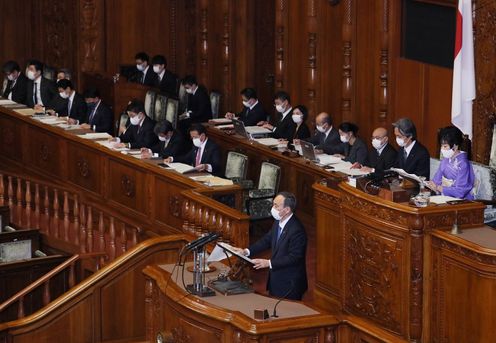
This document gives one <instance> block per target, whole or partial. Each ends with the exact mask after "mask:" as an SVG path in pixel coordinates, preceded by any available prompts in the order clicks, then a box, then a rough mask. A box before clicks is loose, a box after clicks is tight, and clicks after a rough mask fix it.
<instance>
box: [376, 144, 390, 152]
mask: <svg viewBox="0 0 496 343" xmlns="http://www.w3.org/2000/svg"><path fill="white" fill-rule="evenodd" d="M387 145H388V142H386V144H384V145H383V146H382V148H380V149H375V150H376V151H377V154H378V155H380V154H382V151H383V150H384V148H385V147H386V146H387Z"/></svg>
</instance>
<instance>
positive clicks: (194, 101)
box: [188, 86, 212, 123]
mask: <svg viewBox="0 0 496 343" xmlns="http://www.w3.org/2000/svg"><path fill="white" fill-rule="evenodd" d="M188 111H191V113H190V115H189V117H190V120H191V123H204V122H207V121H208V120H209V119H212V105H211V104H210V97H209V96H208V92H207V90H206V89H205V87H203V86H198V88H197V90H196V92H195V94H188Z"/></svg>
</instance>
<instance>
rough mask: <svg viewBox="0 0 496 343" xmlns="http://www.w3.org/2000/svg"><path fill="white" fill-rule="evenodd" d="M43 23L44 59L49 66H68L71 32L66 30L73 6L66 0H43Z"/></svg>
mask: <svg viewBox="0 0 496 343" xmlns="http://www.w3.org/2000/svg"><path fill="white" fill-rule="evenodd" d="M42 4H43V5H42V7H41V9H42V13H43V24H44V27H45V37H43V38H44V41H43V50H44V55H45V58H44V61H45V63H48V64H50V65H51V66H56V67H68V65H67V61H68V60H69V58H70V57H71V56H70V53H69V52H70V49H71V45H70V42H71V34H72V32H71V31H70V30H68V27H70V23H69V21H70V20H71V18H72V13H70V11H71V10H72V9H73V6H72V5H71V4H70V3H69V2H68V1H43V2H42Z"/></svg>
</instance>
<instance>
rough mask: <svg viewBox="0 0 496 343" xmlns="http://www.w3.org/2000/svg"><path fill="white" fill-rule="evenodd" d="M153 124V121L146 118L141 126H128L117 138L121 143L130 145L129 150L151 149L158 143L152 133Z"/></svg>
mask: <svg viewBox="0 0 496 343" xmlns="http://www.w3.org/2000/svg"><path fill="white" fill-rule="evenodd" d="M155 124H156V123H155V120H153V119H151V118H150V117H148V116H146V117H145V120H143V123H142V124H141V126H139V125H129V127H128V128H127V130H126V131H125V132H124V133H122V134H121V135H120V136H119V138H120V139H121V142H123V143H131V149H140V148H151V147H152V146H154V145H155V144H157V142H158V137H157V135H156V134H155V133H154V132H153V129H154V128H155Z"/></svg>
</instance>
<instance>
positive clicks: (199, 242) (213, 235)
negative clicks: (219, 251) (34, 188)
mask: <svg viewBox="0 0 496 343" xmlns="http://www.w3.org/2000/svg"><path fill="white" fill-rule="evenodd" d="M219 236H220V235H219V234H218V233H217V232H209V233H207V234H205V235H204V236H201V237H200V238H197V239H195V240H194V241H191V242H189V243H188V244H186V245H185V246H184V249H183V251H184V252H186V251H190V250H193V249H195V248H197V247H199V246H203V245H205V244H207V243H210V242H212V241H214V240H216V239H217V238H219Z"/></svg>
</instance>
